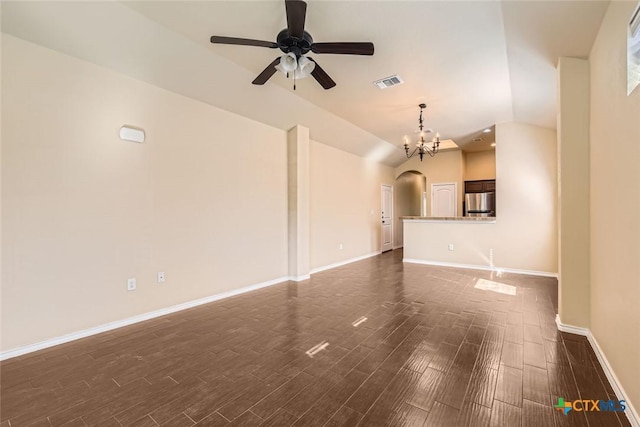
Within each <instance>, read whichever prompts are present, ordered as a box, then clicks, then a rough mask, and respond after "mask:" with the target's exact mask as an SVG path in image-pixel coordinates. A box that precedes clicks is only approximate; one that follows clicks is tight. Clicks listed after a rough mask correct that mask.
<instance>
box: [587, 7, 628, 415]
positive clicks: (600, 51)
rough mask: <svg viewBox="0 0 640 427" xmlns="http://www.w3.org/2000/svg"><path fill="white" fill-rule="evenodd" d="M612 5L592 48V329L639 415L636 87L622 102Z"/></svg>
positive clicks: (620, 11)
mask: <svg viewBox="0 0 640 427" xmlns="http://www.w3.org/2000/svg"><path fill="white" fill-rule="evenodd" d="M636 4H637V2H618V1H614V2H611V5H610V6H609V10H608V11H607V14H606V15H605V18H604V21H603V23H602V26H601V28H600V32H599V34H598V36H597V38H596V41H595V44H594V46H593V49H592V51H591V55H590V63H591V150H590V152H591V170H590V171H591V193H590V205H591V210H590V214H591V227H590V231H591V272H590V273H591V328H590V329H591V332H592V333H593V335H594V337H595V338H596V340H597V341H598V344H599V345H600V347H601V348H602V350H603V352H604V354H605V356H606V357H607V359H608V361H609V363H610V364H611V367H612V368H613V371H614V372H615V374H616V376H617V377H618V379H619V380H620V383H621V385H622V387H623V388H624V390H625V392H626V394H627V397H628V399H629V400H630V401H631V403H632V404H633V406H634V407H635V409H636V414H637V413H638V412H637V411H638V410H640V380H639V379H640V222H639V221H638V219H639V218H640V215H639V212H640V168H639V167H638V164H639V163H640V88H636V90H635V91H634V92H633V93H632V94H631V95H630V96H628V97H627V92H626V84H627V83H626V68H625V67H626V28H627V25H628V22H629V19H630V17H631V13H632V11H633V8H634V6H635V5H636Z"/></svg>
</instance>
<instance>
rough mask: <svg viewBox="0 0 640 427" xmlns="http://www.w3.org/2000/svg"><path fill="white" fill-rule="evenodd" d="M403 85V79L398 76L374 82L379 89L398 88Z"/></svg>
mask: <svg viewBox="0 0 640 427" xmlns="http://www.w3.org/2000/svg"><path fill="white" fill-rule="evenodd" d="M402 83H404V80H402V78H401V77H400V76H399V75H397V74H396V75H394V76H389V77H385V78H384V79H380V80H376V81H375V82H373V84H374V85H376V86H377V87H378V89H386V88H388V87H391V86H397V85H399V84H402Z"/></svg>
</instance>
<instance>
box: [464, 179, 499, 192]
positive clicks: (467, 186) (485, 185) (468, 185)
mask: <svg viewBox="0 0 640 427" xmlns="http://www.w3.org/2000/svg"><path fill="white" fill-rule="evenodd" d="M494 191H496V180H495V179H484V180H478V181H465V182H464V192H465V193H490V192H494Z"/></svg>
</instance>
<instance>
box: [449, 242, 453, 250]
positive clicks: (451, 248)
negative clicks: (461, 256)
mask: <svg viewBox="0 0 640 427" xmlns="http://www.w3.org/2000/svg"><path fill="white" fill-rule="evenodd" d="M449 250H450V251H452V250H453V243H449Z"/></svg>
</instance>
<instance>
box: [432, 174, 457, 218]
mask: <svg viewBox="0 0 640 427" xmlns="http://www.w3.org/2000/svg"><path fill="white" fill-rule="evenodd" d="M457 215H458V184H456V183H455V182H443V183H439V184H431V216H437V217H452V216H457Z"/></svg>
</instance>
